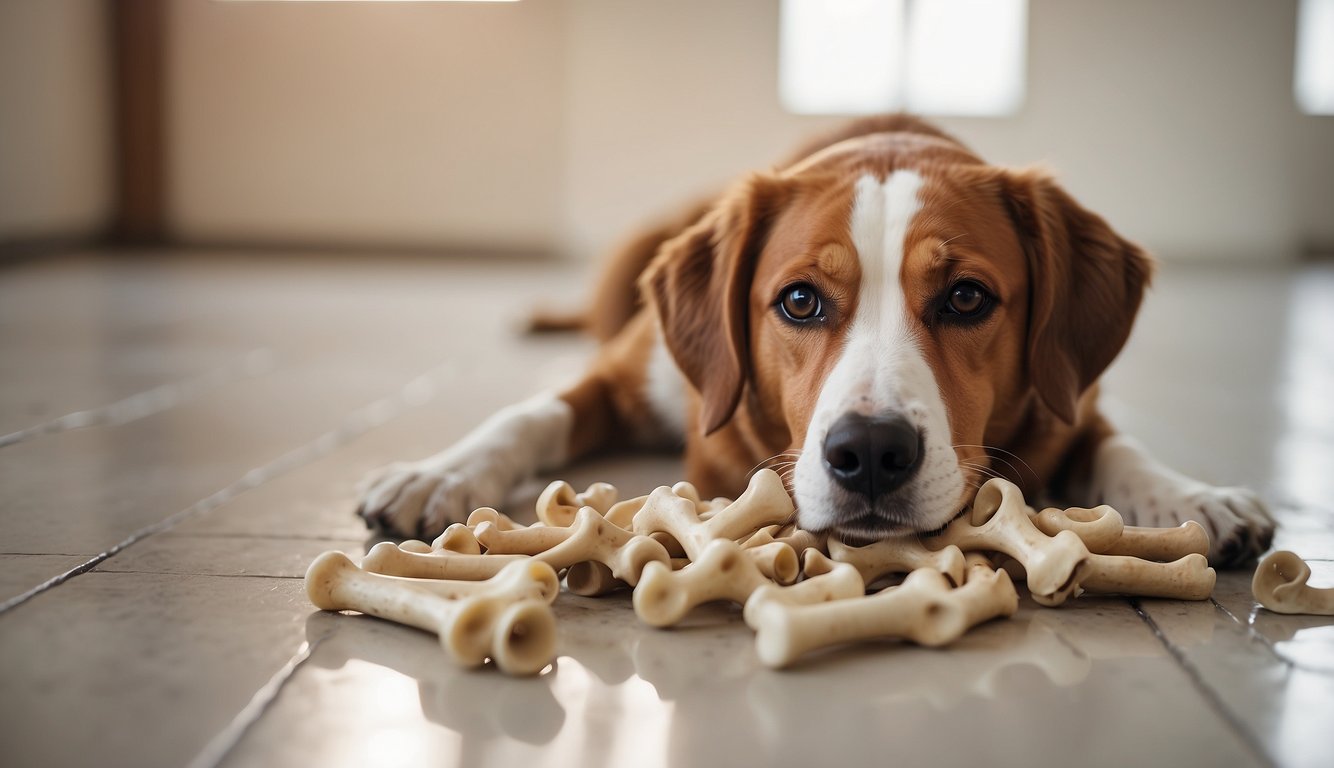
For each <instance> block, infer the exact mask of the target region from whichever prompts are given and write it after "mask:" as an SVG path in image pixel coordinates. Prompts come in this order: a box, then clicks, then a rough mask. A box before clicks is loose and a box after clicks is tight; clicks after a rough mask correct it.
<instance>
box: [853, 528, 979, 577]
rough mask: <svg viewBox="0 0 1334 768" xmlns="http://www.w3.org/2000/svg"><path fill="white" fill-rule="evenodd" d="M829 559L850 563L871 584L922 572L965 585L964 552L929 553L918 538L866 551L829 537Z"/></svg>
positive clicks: (952, 548) (955, 549) (901, 538)
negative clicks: (891, 576)
mask: <svg viewBox="0 0 1334 768" xmlns="http://www.w3.org/2000/svg"><path fill="white" fill-rule="evenodd" d="M829 556H830V557H832V558H833V559H835V560H837V561H839V562H843V563H848V564H849V565H852V566H853V567H854V568H856V569H857V571H858V572H860V573H861V575H862V579H863V580H865V581H866V583H867V584H872V583H874V582H875V581H876V580H877V579H879V578H880V577H882V576H886V575H888V574H892V573H911V572H912V571H915V570H917V569H918V568H932V569H935V570H937V571H940V572H941V573H942V574H944V575H945V577H946V578H948V579H949V580H950V583H952V584H962V583H963V574H964V569H965V567H966V566H965V564H964V556H963V552H962V551H960V550H959V548H958V547H955V546H946V547H941V548H939V549H935V550H933V549H929V548H927V546H926V545H925V544H923V543H922V542H921V541H920V540H919V539H918V538H917V537H916V536H895V537H893V538H889V539H881V540H880V541H876V542H872V543H870V544H867V545H866V546H864V547H850V546H848V545H847V544H844V543H843V542H842V540H840V539H839V538H838V537H837V536H830V537H829Z"/></svg>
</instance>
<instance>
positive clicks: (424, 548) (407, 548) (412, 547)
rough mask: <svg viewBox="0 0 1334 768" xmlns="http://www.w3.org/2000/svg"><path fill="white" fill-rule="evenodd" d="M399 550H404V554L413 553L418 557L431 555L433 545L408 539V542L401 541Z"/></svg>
mask: <svg viewBox="0 0 1334 768" xmlns="http://www.w3.org/2000/svg"><path fill="white" fill-rule="evenodd" d="M398 548H399V549H401V550H403V551H404V552H413V553H416V554H418V555H429V554H431V545H430V544H427V543H426V542H424V541H417V540H416V539H408V540H406V541H400V542H399V543H398Z"/></svg>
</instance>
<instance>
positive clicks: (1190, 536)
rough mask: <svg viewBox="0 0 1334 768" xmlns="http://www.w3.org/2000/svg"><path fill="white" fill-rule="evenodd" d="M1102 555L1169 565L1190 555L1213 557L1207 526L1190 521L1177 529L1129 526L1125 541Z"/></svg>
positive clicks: (1119, 541)
mask: <svg viewBox="0 0 1334 768" xmlns="http://www.w3.org/2000/svg"><path fill="white" fill-rule="evenodd" d="M1098 554H1100V555H1129V556H1130V557H1139V558H1143V559H1145V560H1157V561H1158V562H1160V563H1167V562H1171V561H1173V560H1180V559H1181V558H1183V557H1185V556H1186V555H1190V554H1196V555H1207V554H1209V534H1208V532H1207V531H1205V530H1204V526H1203V525H1200V524H1199V523H1197V522H1196V521H1194V520H1187V521H1186V522H1184V523H1182V524H1181V525H1179V526H1177V527H1176V528H1144V527H1141V526H1134V525H1127V526H1126V527H1125V529H1124V530H1122V531H1121V538H1120V539H1118V540H1117V541H1116V543H1114V544H1113V545H1112V546H1111V547H1109V548H1108V549H1107V551H1106V552H1099V553H1098Z"/></svg>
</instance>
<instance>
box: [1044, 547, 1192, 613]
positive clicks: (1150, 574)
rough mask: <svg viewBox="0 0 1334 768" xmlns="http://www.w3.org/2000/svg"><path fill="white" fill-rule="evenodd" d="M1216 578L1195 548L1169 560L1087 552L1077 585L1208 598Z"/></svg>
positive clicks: (1093, 589)
mask: <svg viewBox="0 0 1334 768" xmlns="http://www.w3.org/2000/svg"><path fill="white" fill-rule="evenodd" d="M1217 578H1218V574H1216V573H1215V572H1214V569H1213V568H1210V567H1209V559H1208V558H1207V557H1205V556H1204V555H1201V554H1200V553H1198V552H1192V553H1191V554H1189V555H1186V556H1185V557H1183V558H1181V559H1179V560H1174V561H1172V562H1170V563H1159V562H1155V561H1153V560H1143V559H1140V558H1138V557H1129V556H1126V555H1090V556H1089V561H1088V564H1087V565H1086V566H1085V569H1084V573H1083V575H1082V576H1080V577H1079V588H1080V589H1082V590H1085V591H1088V592H1095V593H1098V594H1117V595H1135V596H1138V597H1166V598H1171V599H1174V600H1207V599H1209V596H1210V595H1212V594H1213V592H1214V582H1215V581H1216V580H1217ZM1035 599H1036V598H1035ZM1038 602H1041V601H1040V600H1039V601H1038Z"/></svg>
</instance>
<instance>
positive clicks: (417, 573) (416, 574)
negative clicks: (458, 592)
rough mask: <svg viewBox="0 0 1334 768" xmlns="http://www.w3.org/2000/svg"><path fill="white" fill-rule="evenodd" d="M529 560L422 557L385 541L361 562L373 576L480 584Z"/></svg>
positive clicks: (510, 557)
mask: <svg viewBox="0 0 1334 768" xmlns="http://www.w3.org/2000/svg"><path fill="white" fill-rule="evenodd" d="M525 559H527V558H525V557H523V556H521V555H456V554H443V553H441V552H433V553H431V554H429V555H422V554H418V553H416V552H404V551H403V550H401V549H399V548H398V547H396V546H394V543H393V542H390V541H382V542H380V543H379V544H376V545H375V546H373V547H371V551H370V552H367V553H366V556H365V557H364V558H362V559H361V567H362V568H363V569H365V570H367V571H370V572H372V573H382V574H387V575H390V576H411V577H413V578H419V579H457V580H460V581H481V580H483V579H489V578H491V577H492V576H495V575H496V574H497V573H500V569H502V568H504V567H505V566H506V565H508V564H510V563H512V562H514V561H516V560H525Z"/></svg>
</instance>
